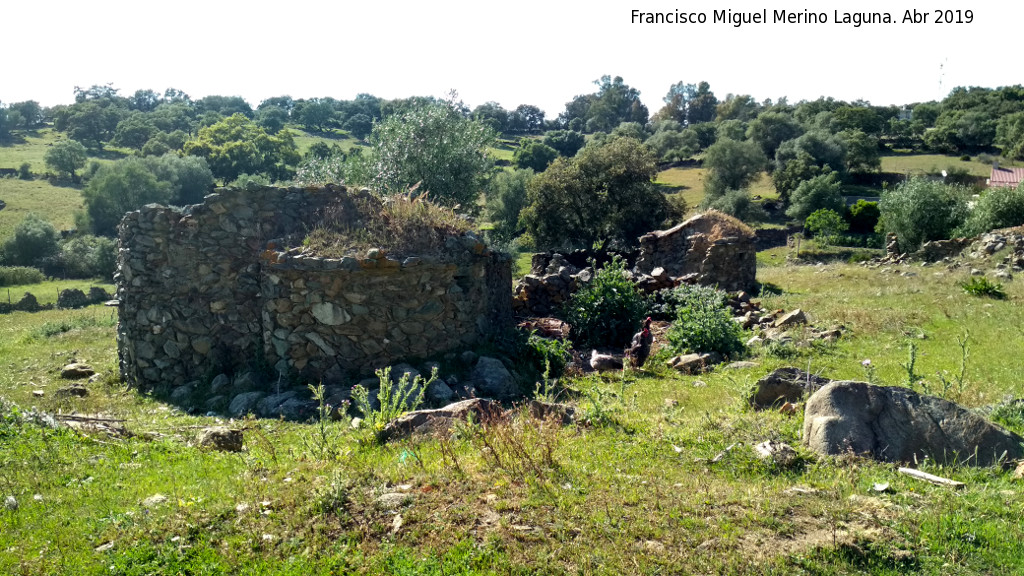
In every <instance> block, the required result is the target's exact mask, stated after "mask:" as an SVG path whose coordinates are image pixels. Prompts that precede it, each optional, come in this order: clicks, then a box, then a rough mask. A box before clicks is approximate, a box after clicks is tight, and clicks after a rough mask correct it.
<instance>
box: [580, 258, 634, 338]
mask: <svg viewBox="0 0 1024 576" xmlns="http://www.w3.org/2000/svg"><path fill="white" fill-rule="evenodd" d="M591 266H594V267H595V268H596V264H595V263H594V261H591ZM648 308H649V301H648V298H647V297H646V296H645V295H644V294H643V293H642V292H640V290H639V289H638V288H637V287H636V284H634V283H633V281H632V280H631V279H630V278H629V277H628V276H627V275H626V262H625V261H624V260H623V259H622V258H621V257H620V256H618V255H616V256H614V257H613V258H612V260H611V262H608V263H607V264H605V265H604V267H602V268H600V269H599V270H597V271H596V272H595V273H594V278H593V279H591V281H590V282H589V283H587V284H584V285H583V287H582V288H580V289H579V290H578V291H577V292H576V293H575V294H573V296H572V298H570V299H569V302H568V305H567V306H566V307H565V310H564V315H565V320H566V321H567V322H568V323H569V325H570V326H572V339H573V341H574V342H576V344H577V345H578V346H583V347H591V346H624V345H625V344H626V343H627V342H629V339H630V338H631V337H632V335H633V333H635V332H636V331H637V330H638V329H639V328H640V323H641V322H643V319H644V316H645V315H646V314H647V310H648Z"/></svg>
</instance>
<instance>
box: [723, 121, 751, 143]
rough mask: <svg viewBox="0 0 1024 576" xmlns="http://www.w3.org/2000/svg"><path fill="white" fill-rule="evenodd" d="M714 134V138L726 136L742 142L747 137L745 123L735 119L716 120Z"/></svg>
mask: <svg viewBox="0 0 1024 576" xmlns="http://www.w3.org/2000/svg"><path fill="white" fill-rule="evenodd" d="M715 135H716V140H720V139H722V138H728V139H729V140H735V141H737V142H742V141H744V140H746V139H747V123H746V122H744V121H743V120H736V119H732V120H723V121H721V122H718V126H717V128H716V130H715Z"/></svg>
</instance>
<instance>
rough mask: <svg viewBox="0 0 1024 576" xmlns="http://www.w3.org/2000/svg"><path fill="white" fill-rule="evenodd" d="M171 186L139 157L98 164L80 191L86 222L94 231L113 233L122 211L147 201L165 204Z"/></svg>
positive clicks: (109, 234) (122, 214)
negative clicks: (158, 177)
mask: <svg viewBox="0 0 1024 576" xmlns="http://www.w3.org/2000/svg"><path fill="white" fill-rule="evenodd" d="M171 190H172V185H171V183H169V182H161V181H160V180H158V179H157V178H156V176H154V175H153V173H152V172H151V171H150V170H149V169H148V168H147V166H146V165H145V163H144V162H143V160H142V159H139V158H125V159H123V160H118V161H117V162H113V163H111V164H104V165H102V166H101V167H100V168H99V170H97V171H96V174H94V175H93V177H92V178H91V179H89V183H88V184H87V185H86V186H85V189H84V190H82V197H83V199H84V200H85V214H86V220H85V222H83V223H87V224H88V226H89V227H90V228H91V229H92V231H93V232H94V233H95V234H98V235H102V236H113V235H115V234H116V233H117V225H118V223H120V222H121V218H122V217H123V216H124V214H125V213H126V212H129V211H131V210H137V209H139V208H140V207H142V206H144V205H146V204H150V203H159V204H166V203H168V201H169V200H170V199H171V193H172V192H171Z"/></svg>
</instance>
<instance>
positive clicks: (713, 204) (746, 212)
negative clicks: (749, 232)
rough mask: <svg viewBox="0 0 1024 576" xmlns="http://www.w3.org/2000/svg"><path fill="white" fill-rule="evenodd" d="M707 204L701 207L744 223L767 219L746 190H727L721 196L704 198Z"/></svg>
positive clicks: (766, 215) (765, 214)
mask: <svg viewBox="0 0 1024 576" xmlns="http://www.w3.org/2000/svg"><path fill="white" fill-rule="evenodd" d="M706 198H707V202H704V203H702V206H704V207H705V208H709V209H711V210H718V211H719V212H724V213H726V214H728V215H729V216H732V217H734V218H739V219H740V220H743V221H744V222H761V221H763V220H766V219H767V218H768V214H767V213H766V212H765V211H764V208H762V207H761V205H760V204H758V203H756V202H754V199H753V198H751V197H750V192H748V191H746V190H727V191H726V192H725V193H724V194H722V195H721V196H718V197H716V198H712V197H710V196H708V197H706Z"/></svg>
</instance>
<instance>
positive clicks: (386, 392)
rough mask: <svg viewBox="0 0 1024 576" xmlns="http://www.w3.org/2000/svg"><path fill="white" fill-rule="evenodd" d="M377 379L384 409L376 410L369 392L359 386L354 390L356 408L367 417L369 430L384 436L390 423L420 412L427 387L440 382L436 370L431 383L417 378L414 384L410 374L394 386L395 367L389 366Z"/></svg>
mask: <svg viewBox="0 0 1024 576" xmlns="http://www.w3.org/2000/svg"><path fill="white" fill-rule="evenodd" d="M377 378H378V379H379V380H380V390H379V391H378V393H377V401H378V402H379V403H380V406H379V407H378V408H376V409H374V408H373V403H372V402H371V401H370V391H369V390H367V389H366V388H364V387H363V386H359V385H356V386H354V387H353V388H352V400H353V401H354V403H355V407H356V409H357V410H359V411H360V412H361V413H362V414H363V419H364V420H365V422H366V426H367V427H368V428H369V429H370V430H371V431H373V432H374V433H375V434H376V433H380V432H381V431H382V430H383V429H384V426H385V425H387V423H388V422H391V421H392V420H394V419H395V418H398V417H399V416H401V415H402V414H405V413H406V412H411V411H413V410H415V409H417V408H419V406H420V404H422V403H423V395H424V394H425V393H426V391H427V387H428V386H430V385H431V384H432V383H433V382H434V380H437V370H436V369H435V370H434V372H433V373H432V374H431V375H430V379H429V380H424V379H423V377H422V376H417V377H416V378H415V379H414V380H413V381H412V382H410V381H409V373H408V372H406V373H405V374H402V378H401V379H399V380H398V382H392V381H391V367H390V366H388V367H387V368H384V369H383V370H377Z"/></svg>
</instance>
